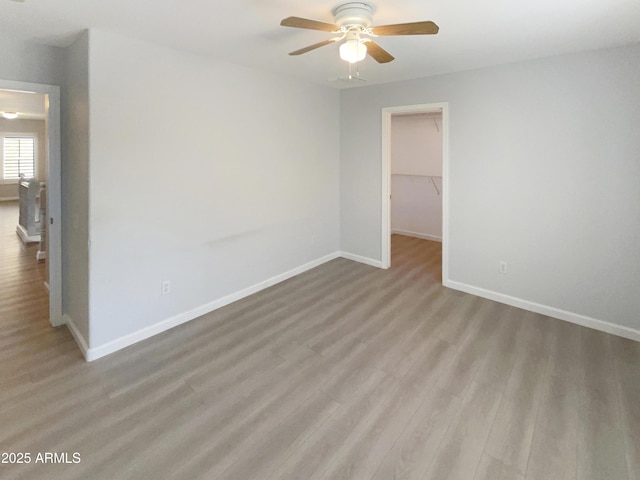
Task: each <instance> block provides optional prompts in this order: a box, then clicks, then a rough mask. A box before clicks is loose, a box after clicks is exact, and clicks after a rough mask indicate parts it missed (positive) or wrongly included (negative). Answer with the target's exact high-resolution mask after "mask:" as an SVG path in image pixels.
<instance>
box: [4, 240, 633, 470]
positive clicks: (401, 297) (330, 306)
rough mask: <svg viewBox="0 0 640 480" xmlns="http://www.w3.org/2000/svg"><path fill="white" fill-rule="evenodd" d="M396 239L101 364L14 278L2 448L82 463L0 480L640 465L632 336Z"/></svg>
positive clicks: (421, 244) (7, 312) (428, 245)
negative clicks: (490, 294)
mask: <svg viewBox="0 0 640 480" xmlns="http://www.w3.org/2000/svg"><path fill="white" fill-rule="evenodd" d="M4 241H5V238H4V237H3V245H4ZM392 248H393V255H392V258H393V266H392V268H391V269H390V270H388V271H382V270H378V269H376V268H373V267H368V266H365V265H361V264H357V263H354V262H351V261H348V260H344V259H337V260H334V261H331V262H329V263H327V264H325V265H323V266H321V267H318V268H316V269H314V270H311V271H309V272H307V273H305V274H303V275H300V276H298V277H296V278H293V279H290V280H288V281H286V282H284V283H281V284H279V285H276V286H274V287H272V288H270V289H268V290H264V291H262V292H260V293H258V294H256V295H254V296H252V297H249V298H246V299H244V300H242V301H239V302H237V303H235V304H232V305H229V306H228V307H225V308H223V309H220V310H218V311H216V312H214V313H211V314H209V315H206V316H204V317H202V318H200V319H198V320H195V321H192V322H190V323H188V324H185V325H182V326H181V327H178V328H176V329H174V330H172V331H169V332H165V333H164V334H162V335H159V336H156V337H154V338H152V339H149V340H148V341H145V342H143V343H140V344H138V345H134V346H132V347H129V348H128V349H126V350H123V351H121V352H117V353H115V354H113V355H111V356H109V357H106V358H103V359H100V360H98V361H96V362H94V363H91V364H87V363H85V362H84V361H83V360H82V358H81V356H80V354H79V353H78V350H77V348H76V347H75V345H74V344H73V341H72V339H71V336H70V335H69V333H68V332H67V331H66V330H65V329H64V328H62V329H58V330H53V329H50V328H47V327H46V325H45V323H44V322H43V319H42V309H40V310H38V309H37V308H35V307H34V308H27V307H23V306H22V304H23V302H21V301H18V299H19V296H9V297H7V296H5V295H4V294H3V297H2V298H3V307H2V308H3V310H2V312H3V313H2V324H1V328H2V340H1V342H0V360H1V365H2V372H1V375H0V452H30V453H31V454H32V458H35V455H36V454H37V453H38V452H57V453H60V452H67V453H69V454H70V455H71V454H72V453H73V452H78V453H79V454H80V458H81V461H80V463H78V464H70V465H50V464H35V463H33V461H32V463H31V464H29V465H15V466H10V465H1V464H0V478H2V479H5V478H12V479H13V478H16V479H29V480H32V479H110V480H111V479H119V480H125V479H188V480H191V479H216V480H217V479H220V480H223V479H233V480H249V479H259V480H265V479H296V480H298V479H301V480H305V479H349V480H355V479H372V480H389V479H399V478H402V479H437V480H446V479H456V480H457V479H460V480H466V479H470V480H473V479H490V480H500V479H502V480H506V479H525V478H526V479H529V480H533V479H545V480H555V479H557V480H563V479H572V480H582V479H599V480H625V479H630V480H638V479H640V344H638V343H634V342H631V341H628V340H624V339H621V338H617V337H613V336H610V335H607V334H603V333H599V332H596V331H593V330H589V329H586V328H582V327H578V326H574V325H571V324H568V323H564V322H561V321H557V320H554V319H551V318H548V317H544V316H541V315H536V314H532V313H527V312H524V311H522V310H518V309H516V308H512V307H508V306H504V305H501V304H498V303H494V302H491V301H488V300H483V299H480V298H476V297H473V296H471V295H467V294H463V293H460V292H455V291H452V290H448V289H446V288H443V287H442V286H441V285H440V280H441V279H440V273H439V269H440V260H441V259H440V255H441V250H440V245H439V244H437V243H434V242H429V241H425V240H418V239H411V238H408V237H400V236H394V237H393V240H392ZM3 249H4V247H3ZM4 261H5V260H4V259H3V262H4ZM6 268H7V270H6V271H12V270H11V268H8V267H6ZM4 271H5V267H4V266H3V278H4V276H5V274H4ZM16 275H18V276H19V274H16ZM2 288H3V291H4V288H5V285H4V283H3V285H2ZM25 295H27V297H26V298H27V299H28V298H30V297H29V295H30V294H29V293H27V294H25ZM5 303H7V304H8V306H7V305H5ZM27 303H29V302H28V301H27Z"/></svg>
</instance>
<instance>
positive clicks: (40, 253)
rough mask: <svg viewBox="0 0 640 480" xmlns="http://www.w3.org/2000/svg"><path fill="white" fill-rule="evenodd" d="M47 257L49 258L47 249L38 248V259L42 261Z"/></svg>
mask: <svg viewBox="0 0 640 480" xmlns="http://www.w3.org/2000/svg"><path fill="white" fill-rule="evenodd" d="M46 259H47V252H46V251H42V250H38V251H37V252H36V260H38V261H40V260H46ZM47 288H48V287H47Z"/></svg>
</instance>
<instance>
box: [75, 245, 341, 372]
mask: <svg viewBox="0 0 640 480" xmlns="http://www.w3.org/2000/svg"><path fill="white" fill-rule="evenodd" d="M338 257H340V253H339V252H334V253H331V254H329V255H326V256H324V257H321V258H318V259H316V260H313V261H311V262H308V263H305V264H304V265H301V266H299V267H296V268H294V269H292V270H289V271H288V272H285V273H281V274H280V275H276V276H275V277H271V278H268V279H267V280H264V281H262V282H259V283H256V284H255V285H252V286H250V287H247V288H245V289H243V290H240V291H239V292H235V293H232V294H230V295H227V296H225V297H222V298H220V299H218V300H214V301H213V302H210V303H207V304H205V305H201V306H199V307H196V308H194V309H192V310H189V311H187V312H183V313H180V314H178V315H175V316H173V317H170V318H167V319H166V320H162V321H160V322H158V323H155V324H153V325H150V326H148V327H145V328H142V329H140V330H138V331H136V332H133V333H130V334H128V335H124V336H122V337H120V338H117V339H115V340H112V341H110V342H107V343H105V344H103V345H100V346H97V347H89V348H86V350H85V349H84V348H83V344H81V343H80V342H81V339H82V336H79V337H76V335H75V334H74V338H76V341H77V342H78V346H79V347H80V349H81V350H83V353H84V356H85V358H86V360H87V361H88V362H91V361H93V360H97V359H98V358H101V357H104V356H105V355H109V354H110V353H113V352H117V351H118V350H121V349H123V348H125V347H128V346H130V345H133V344H134V343H138V342H140V341H142V340H145V339H147V338H149V337H152V336H154V335H157V334H159V333H162V332H164V331H166V330H169V329H171V328H174V327H177V326H178V325H181V324H183V323H186V322H188V321H190V320H194V319H196V318H198V317H201V316H202V315H206V314H207V313H210V312H213V311H214V310H217V309H218V308H222V307H224V306H226V305H229V304H230V303H233V302H236V301H238V300H241V299H243V298H245V297H248V296H249V295H253V294H254V293H257V292H259V291H261V290H264V289H265V288H269V287H271V286H273V285H275V284H277V283H280V282H283V281H285V280H288V279H289V278H292V277H295V276H296V275H300V274H301V273H304V272H306V271H307V270H311V269H312V268H315V267H317V266H319V265H322V264H323V263H326V262H328V261H330V260H333V259H335V258H338ZM70 330H71V328H70ZM76 331H77V329H76ZM72 334H73V331H72ZM78 338H80V340H78ZM84 345H85V346H86V342H85V343H84Z"/></svg>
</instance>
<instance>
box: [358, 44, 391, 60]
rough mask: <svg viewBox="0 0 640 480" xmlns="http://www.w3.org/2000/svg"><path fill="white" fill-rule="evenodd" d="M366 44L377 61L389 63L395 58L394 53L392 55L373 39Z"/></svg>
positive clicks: (369, 52) (368, 51)
mask: <svg viewBox="0 0 640 480" xmlns="http://www.w3.org/2000/svg"><path fill="white" fill-rule="evenodd" d="M365 45H366V46H367V53H368V54H369V55H371V58H373V59H374V60H375V61H376V62H378V63H389V62H390V61H391V60H393V55H391V54H390V53H389V52H387V51H386V50H385V49H384V48H382V47H381V46H380V45H378V44H377V43H376V42H374V41H373V40H369V41H367V42H366V43H365Z"/></svg>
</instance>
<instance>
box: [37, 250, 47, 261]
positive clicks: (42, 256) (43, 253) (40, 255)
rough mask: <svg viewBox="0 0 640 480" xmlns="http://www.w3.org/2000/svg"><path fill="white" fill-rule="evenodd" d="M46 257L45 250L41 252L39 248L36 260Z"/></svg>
mask: <svg viewBox="0 0 640 480" xmlns="http://www.w3.org/2000/svg"><path fill="white" fill-rule="evenodd" d="M46 259H47V252H43V251H41V250H38V251H37V252H36V260H38V261H40V260H46Z"/></svg>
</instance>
